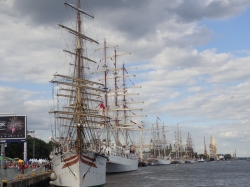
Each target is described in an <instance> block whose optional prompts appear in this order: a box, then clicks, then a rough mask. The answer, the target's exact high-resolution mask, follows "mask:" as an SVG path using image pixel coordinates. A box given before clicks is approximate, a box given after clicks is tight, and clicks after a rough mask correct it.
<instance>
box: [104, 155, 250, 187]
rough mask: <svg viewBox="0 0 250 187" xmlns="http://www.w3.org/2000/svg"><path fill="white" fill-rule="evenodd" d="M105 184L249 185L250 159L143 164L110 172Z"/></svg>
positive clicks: (144, 186)
mask: <svg viewBox="0 0 250 187" xmlns="http://www.w3.org/2000/svg"><path fill="white" fill-rule="evenodd" d="M105 187H250V162H249V161H244V160H239V161H229V162H228V161H220V162H219V161H218V162H207V163H194V164H179V165H173V164H171V165H161V166H147V167H141V168H138V170H137V171H133V172H128V173H121V174H108V175H107V184H106V185H105Z"/></svg>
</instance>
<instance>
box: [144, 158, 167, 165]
mask: <svg viewBox="0 0 250 187" xmlns="http://www.w3.org/2000/svg"><path fill="white" fill-rule="evenodd" d="M170 163H171V160H166V159H162V158H148V165H151V166H155V165H168V164H170Z"/></svg>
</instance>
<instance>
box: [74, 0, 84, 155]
mask: <svg viewBox="0 0 250 187" xmlns="http://www.w3.org/2000/svg"><path fill="white" fill-rule="evenodd" d="M77 7H78V9H80V7H81V2H80V0H78V2H77ZM77 24H78V28H77V29H78V30H77V31H78V33H81V15H80V11H79V10H78V11H77ZM76 53H77V78H78V81H77V85H78V87H77V103H76V106H77V107H76V111H77V153H78V154H80V153H81V152H82V143H83V138H82V124H81V115H80V114H81V111H82V104H83V102H82V97H81V93H82V90H81V82H80V80H81V77H82V73H81V56H82V42H81V38H80V35H78V36H77V51H76Z"/></svg>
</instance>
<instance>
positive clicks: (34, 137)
mask: <svg viewBox="0 0 250 187" xmlns="http://www.w3.org/2000/svg"><path fill="white" fill-rule="evenodd" d="M27 133H34V137H33V159H34V158H35V131H27Z"/></svg>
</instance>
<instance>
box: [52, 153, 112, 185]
mask: <svg viewBox="0 0 250 187" xmlns="http://www.w3.org/2000/svg"><path fill="white" fill-rule="evenodd" d="M62 158H63V159H62ZM94 158H95V154H94V153H93V152H87V153H86V154H83V155H81V156H80V155H78V154H76V153H71V152H68V153H64V154H63V155H60V154H58V155H54V156H53V158H52V164H53V171H54V172H55V174H56V176H57V179H56V180H55V181H54V186H55V187H59V186H60V187H91V186H104V185H105V183H106V162H107V159H106V158H105V157H102V156H97V157H96V158H95V161H93V159H94Z"/></svg>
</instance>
